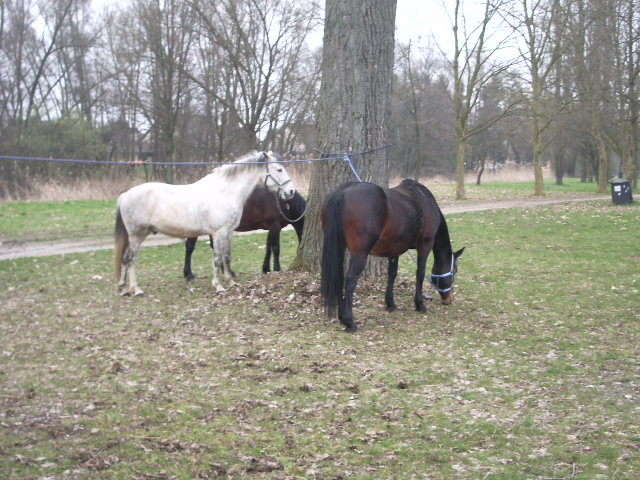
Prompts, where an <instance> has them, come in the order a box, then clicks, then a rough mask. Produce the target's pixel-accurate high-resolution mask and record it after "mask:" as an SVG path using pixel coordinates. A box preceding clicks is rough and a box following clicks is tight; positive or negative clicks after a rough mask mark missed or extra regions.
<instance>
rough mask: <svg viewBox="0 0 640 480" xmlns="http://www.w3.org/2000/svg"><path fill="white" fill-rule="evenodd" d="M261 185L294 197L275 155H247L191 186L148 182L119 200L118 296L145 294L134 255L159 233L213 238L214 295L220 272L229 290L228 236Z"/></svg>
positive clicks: (117, 230)
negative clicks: (140, 285)
mask: <svg viewBox="0 0 640 480" xmlns="http://www.w3.org/2000/svg"><path fill="white" fill-rule="evenodd" d="M260 184H264V185H265V186H266V187H267V188H268V189H269V190H270V191H272V192H274V193H275V194H277V195H278V196H279V197H280V198H282V199H283V200H288V199H290V198H292V197H293V195H294V193H295V188H294V186H293V182H292V181H291V178H289V175H288V174H287V171H286V170H285V168H284V167H283V166H282V164H280V163H278V162H277V157H276V154H274V153H272V152H268V153H266V152H251V153H249V154H247V155H245V156H244V157H242V158H240V159H238V160H236V161H235V162H232V163H228V164H225V165H222V166H219V167H217V168H215V169H214V170H213V172H212V173H210V174H209V175H207V176H205V177H204V178H202V179H200V180H198V181H197V182H195V183H192V184H189V185H169V184H166V183H156V182H150V183H144V184H142V185H138V186H136V187H133V188H132V189H130V190H128V191H127V192H125V193H123V194H122V195H120V197H119V198H118V206H117V210H116V227H115V237H116V242H115V273H116V278H117V279H118V288H119V291H120V294H121V295H131V294H132V295H142V294H143V292H142V290H141V289H140V287H139V286H138V283H137V278H136V268H135V267H136V259H137V255H138V250H139V248H140V245H141V244H142V242H143V241H144V239H145V238H146V237H147V235H149V234H150V233H157V232H160V233H163V234H165V235H169V236H172V237H179V238H189V237H196V236H199V235H211V237H212V238H213V250H214V254H213V279H212V281H211V283H212V285H213V286H214V287H216V290H217V291H222V290H224V287H223V286H222V284H221V283H220V280H219V278H218V277H219V274H220V273H222V272H223V271H224V275H225V278H226V279H227V281H228V283H229V285H232V284H233V279H232V278H231V275H230V273H229V272H231V236H232V235H233V231H234V230H235V229H236V228H237V226H238V225H239V223H240V218H241V217H242V210H243V208H244V204H245V202H246V201H247V198H249V195H251V192H253V190H254V189H255V188H256V186H257V185H260ZM223 267H224V268H223ZM127 275H128V276H129V288H128V289H126V288H125V284H126V280H127Z"/></svg>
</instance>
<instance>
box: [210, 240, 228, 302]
mask: <svg viewBox="0 0 640 480" xmlns="http://www.w3.org/2000/svg"><path fill="white" fill-rule="evenodd" d="M212 237H213V261H212V264H213V276H212V278H211V285H212V286H213V287H215V289H216V292H224V291H225V290H226V289H225V288H224V287H223V286H222V284H221V283H220V278H219V277H220V273H222V265H223V260H222V255H221V252H222V250H223V246H222V243H223V242H222V241H221V238H220V237H223V238H224V237H225V235H222V234H221V233H220V232H217V233H216V234H215V235H213V236H212Z"/></svg>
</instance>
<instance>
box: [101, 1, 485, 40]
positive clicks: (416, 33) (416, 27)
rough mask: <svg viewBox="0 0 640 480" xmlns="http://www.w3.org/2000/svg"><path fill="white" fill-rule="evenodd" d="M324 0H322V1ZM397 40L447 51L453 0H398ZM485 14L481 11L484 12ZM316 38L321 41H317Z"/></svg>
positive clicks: (469, 9) (470, 9)
mask: <svg viewBox="0 0 640 480" xmlns="http://www.w3.org/2000/svg"><path fill="white" fill-rule="evenodd" d="M321 1H322V0H321ZM397 2H398V3H397V9H396V39H397V40H398V41H400V42H402V43H408V42H409V40H411V42H412V44H413V45H415V46H416V47H419V46H427V45H431V46H433V47H434V48H436V47H437V46H440V48H443V49H444V50H445V51H446V50H447V49H448V46H449V45H451V44H452V43H453V40H452V36H453V34H452V32H451V22H450V20H449V18H448V17H447V14H446V10H445V7H443V4H446V5H448V7H447V8H448V9H452V8H453V4H452V3H453V2H451V0H397ZM92 3H93V5H94V6H95V7H97V8H102V7H104V6H107V5H114V4H120V5H122V4H126V3H128V0H93V1H92ZM482 3H483V0H465V1H464V4H463V5H464V11H465V14H466V15H467V19H468V20H469V21H470V22H471V21H472V20H473V18H474V13H475V14H476V15H475V17H476V18H478V15H477V12H478V11H479V10H480V11H481V9H482ZM480 13H481V12H480ZM316 38H317V39H318V40H316ZM311 41H312V42H315V41H322V33H321V32H319V33H318V35H317V37H316V36H315V35H314V36H313V38H312V40H311Z"/></svg>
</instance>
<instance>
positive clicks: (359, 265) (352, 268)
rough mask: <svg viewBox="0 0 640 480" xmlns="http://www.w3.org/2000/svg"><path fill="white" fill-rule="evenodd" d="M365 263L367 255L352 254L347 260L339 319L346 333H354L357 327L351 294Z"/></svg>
mask: <svg viewBox="0 0 640 480" xmlns="http://www.w3.org/2000/svg"><path fill="white" fill-rule="evenodd" d="M366 263H367V255H366V254H362V253H358V254H352V255H351V260H349V268H348V269H347V277H346V279H345V283H344V301H343V306H342V309H341V312H339V318H340V321H341V322H342V324H343V325H344V326H345V330H346V331H347V332H355V331H356V330H357V329H358V327H357V326H356V324H355V322H354V321H353V292H354V291H355V289H356V286H357V285H358V278H359V277H360V274H361V273H362V271H363V270H364V266H365V265H366Z"/></svg>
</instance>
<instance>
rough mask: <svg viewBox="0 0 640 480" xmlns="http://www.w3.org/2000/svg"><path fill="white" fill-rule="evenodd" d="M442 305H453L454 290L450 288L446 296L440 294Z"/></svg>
mask: <svg viewBox="0 0 640 480" xmlns="http://www.w3.org/2000/svg"><path fill="white" fill-rule="evenodd" d="M440 302H441V303H442V305H451V303H453V290H449V291H448V292H447V293H446V294H445V295H444V296H443V295H440Z"/></svg>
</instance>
